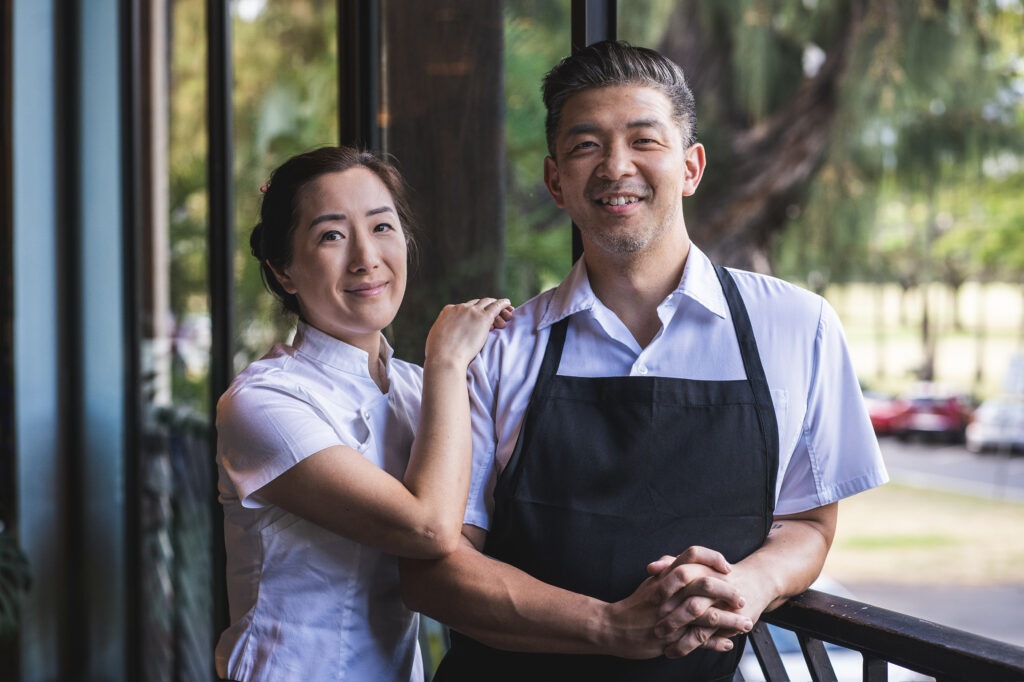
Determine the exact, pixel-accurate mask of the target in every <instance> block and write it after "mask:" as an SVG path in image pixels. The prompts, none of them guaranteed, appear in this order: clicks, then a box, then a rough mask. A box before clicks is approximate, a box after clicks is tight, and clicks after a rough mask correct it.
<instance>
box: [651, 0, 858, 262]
mask: <svg viewBox="0 0 1024 682" xmlns="http://www.w3.org/2000/svg"><path fill="white" fill-rule="evenodd" d="M848 5H849V20H848V21H846V22H844V24H843V30H842V33H841V34H840V36H839V37H838V39H837V40H836V41H834V43H833V44H832V46H831V49H830V50H829V53H828V55H827V57H826V60H825V63H824V64H823V65H822V67H821V69H820V70H819V71H818V73H817V74H816V75H815V76H814V77H813V78H807V79H805V80H804V81H803V82H802V84H801V85H800V86H799V88H798V90H797V92H796V95H795V96H794V97H793V98H792V99H791V100H790V103H789V104H788V105H787V106H785V107H783V108H782V109H781V110H779V111H777V112H773V113H772V114H771V116H770V117H769V118H767V119H766V120H764V121H760V122H753V121H750V120H749V118H748V117H747V116H746V115H745V114H743V113H742V112H740V108H739V107H738V106H737V104H736V102H735V101H734V100H733V98H732V95H731V94H730V92H729V82H730V70H731V65H730V63H729V59H730V55H731V54H732V46H730V45H728V44H722V40H723V37H724V38H725V39H726V40H727V39H728V35H729V34H728V31H727V30H726V29H723V27H722V26H721V25H715V26H710V25H708V19H710V22H711V23H716V24H717V23H719V22H721V21H722V18H721V15H719V13H718V11H717V10H714V11H707V10H708V7H707V6H704V7H701V5H700V3H699V2H696V1H694V0H691V1H689V2H680V3H679V4H678V6H677V9H676V10H675V12H673V14H672V17H671V18H670V20H669V28H668V30H667V32H666V34H665V39H664V41H663V43H662V44H661V46H660V50H661V51H662V52H663V53H664V54H665V55H666V56H668V57H670V58H672V59H673V60H674V61H676V62H677V63H678V64H680V65H681V66H682V67H683V70H684V71H685V72H686V74H687V79H688V81H689V83H690V86H691V88H692V89H693V93H694V97H695V98H696V100H697V104H698V107H699V108H700V110H701V111H703V112H715V113H714V114H708V115H714V116H715V117H716V120H715V126H716V128H717V129H718V130H719V131H721V134H720V135H717V136H716V139H717V140H719V142H720V144H719V146H717V147H709V148H708V150H707V154H708V167H707V171H706V172H705V175H704V179H703V180H702V181H701V186H700V189H699V190H698V192H697V194H696V195H695V196H694V197H693V199H692V200H687V202H688V203H687V211H688V220H687V229H688V230H689V232H690V236H691V238H692V239H693V241H694V242H695V243H696V244H697V245H698V246H700V247H701V248H702V249H704V250H705V251H706V252H707V253H708V254H709V255H710V256H711V258H712V260H714V261H716V262H718V263H722V264H725V265H731V266H735V267H740V268H744V269H748V270H755V271H758V272H769V271H770V270H771V264H770V260H769V253H768V251H769V247H770V244H771V242H772V240H773V239H774V238H775V237H776V236H777V235H778V234H779V233H780V232H781V231H782V229H783V228H784V227H785V224H786V221H787V217H786V213H787V209H788V208H789V207H790V206H792V205H794V204H795V205H799V204H800V203H801V202H802V200H803V197H804V193H805V190H806V188H807V187H808V185H809V184H810V181H811V180H812V179H813V177H814V175H815V173H816V172H817V171H818V169H819V168H820V166H821V164H822V162H823V160H824V158H825V152H826V150H827V147H828V143H829V137H830V133H831V129H832V124H833V121H834V120H835V117H836V113H837V92H838V88H839V84H840V81H841V78H842V76H843V74H844V72H845V69H846V65H847V63H848V57H849V53H850V51H851V47H852V45H853V43H854V38H855V35H856V33H857V29H858V28H859V27H860V25H861V19H862V16H863V13H864V1H863V0H851V1H850V2H849V3H848ZM709 15H710V16H709ZM697 127H698V131H699V130H700V128H701V124H700V120H698V125H697Z"/></svg>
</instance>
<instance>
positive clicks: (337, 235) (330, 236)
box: [320, 230, 343, 242]
mask: <svg viewBox="0 0 1024 682" xmlns="http://www.w3.org/2000/svg"><path fill="white" fill-rule="evenodd" d="M339 239H343V236H342V234H341V232H338V231H337V230H327V231H326V232H324V233H323V234H322V235H320V241H322V242H336V241H338V240H339Z"/></svg>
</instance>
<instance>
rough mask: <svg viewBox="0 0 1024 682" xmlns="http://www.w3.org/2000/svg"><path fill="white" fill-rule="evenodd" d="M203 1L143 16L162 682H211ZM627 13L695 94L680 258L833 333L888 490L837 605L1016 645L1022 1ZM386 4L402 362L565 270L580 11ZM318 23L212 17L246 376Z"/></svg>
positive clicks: (331, 133)
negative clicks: (775, 296)
mask: <svg viewBox="0 0 1024 682" xmlns="http://www.w3.org/2000/svg"><path fill="white" fill-rule="evenodd" d="M206 4H207V3H206V2H205V0H162V1H161V2H157V3H155V4H154V7H158V8H160V9H159V10H158V11H156V14H155V16H154V17H152V20H153V25H154V26H156V27H157V29H156V30H155V31H154V32H153V34H152V35H153V36H156V37H157V38H159V39H160V40H162V41H165V44H159V45H156V46H155V48H154V51H153V52H154V53H155V54H158V55H160V57H159V58H158V61H159V60H160V59H163V60H165V61H163V62H162V63H158V64H156V65H155V67H154V68H153V69H152V74H154V75H153V76H152V79H153V83H152V87H153V92H154V93H156V94H155V95H154V96H153V97H152V99H151V100H150V101H151V102H152V110H151V111H148V112H147V116H148V120H149V125H150V126H151V127H152V130H153V131H154V132H153V135H154V139H155V140H156V142H155V147H154V149H155V150H156V151H155V153H154V156H153V158H154V159H156V163H157V168H156V169H155V174H156V175H155V180H154V183H153V188H154V189H153V190H152V192H153V199H152V202H153V205H154V206H156V207H157V208H156V210H155V211H154V213H153V215H152V217H151V219H150V221H149V222H148V223H147V225H146V232H145V233H146V240H148V241H147V242H146V244H145V249H146V250H147V253H148V254H149V255H148V256H147V259H148V260H147V261H146V272H145V279H146V281H145V287H146V291H145V303H144V307H145V314H144V319H143V320H142V327H143V333H142V339H141V344H142V346H141V352H140V364H141V367H140V376H141V377H142V379H143V383H144V390H143V391H142V400H143V402H144V405H143V406H142V410H141V411H142V414H143V415H144V419H145V422H146V423H145V432H146V434H147V435H146V439H145V441H144V442H145V448H146V452H143V453H140V454H141V455H142V456H143V457H142V460H143V463H142V464H141V465H140V466H141V469H142V471H141V477H142V480H144V481H145V482H146V485H145V486H144V487H145V490H143V491H141V492H140V495H142V496H143V497H144V502H143V512H144V518H143V521H142V524H141V528H140V532H141V533H142V535H143V537H142V539H141V541H140V542H141V544H142V545H143V547H144V548H145V551H146V557H147V558H146V559H145V560H144V561H143V566H142V569H141V570H142V574H143V577H142V578H141V580H142V582H143V583H144V586H145V588H146V593H147V594H150V595H159V596H153V597H152V598H151V603H148V604H147V605H146V606H145V610H146V612H147V615H146V624H145V626H144V629H145V634H144V635H143V640H144V642H145V652H144V659H145V661H146V667H147V669H148V670H149V673H148V676H149V677H152V678H153V679H190V678H195V679H198V678H199V677H202V676H203V675H205V674H206V673H205V671H208V670H209V669H211V668H212V648H211V647H210V646H209V642H211V641H213V639H214V638H215V636H216V633H214V632H213V631H212V630H211V624H210V622H209V613H211V612H212V610H213V605H212V603H211V596H210V595H211V594H213V591H212V590H211V589H210V585H211V584H212V582H213V581H214V580H215V579H216V578H215V576H213V573H212V572H213V568H212V567H213V565H214V562H213V560H212V558H211V556H210V550H209V547H210V545H209V538H210V533H211V527H212V524H214V523H215V520H213V519H212V517H211V516H210V506H209V500H208V497H209V494H210V491H212V490H213V485H214V484H213V481H212V480H211V479H210V478H209V476H210V472H209V462H211V461H212V456H213V455H212V453H211V452H210V451H209V445H208V439H207V436H208V434H209V423H208V415H209V413H210V409H211V404H210V403H211V399H210V357H211V315H210V286H211V285H210V282H209V276H208V265H209V263H208V258H209V253H208V242H207V236H208V230H209V223H210V203H211V202H210V197H209V196H208V190H207V173H208V171H209V158H208V142H209V139H208V127H207V109H206V105H207V95H208V83H207V53H206V49H207V47H206V46H207V42H206V41H207V31H208V26H207V23H206V22H207V15H206ZM618 6H619V9H618V35H619V37H620V38H622V39H625V40H628V41H630V42H631V43H633V44H636V45H643V46H649V47H653V48H656V49H658V50H660V51H662V52H663V53H665V54H666V55H668V56H669V57H671V58H672V59H674V60H675V61H677V62H678V63H680V64H681V65H682V66H683V68H684V70H685V71H686V73H687V76H688V78H689V80H690V84H691V86H692V88H693V90H694V94H695V97H696V100H697V106H698V138H699V140H700V141H701V142H703V144H704V145H705V147H706V149H707V157H708V167H707V171H706V173H705V176H704V179H703V181H702V183H701V186H700V188H699V190H698V192H697V194H696V196H695V197H693V198H692V199H688V200H687V201H686V202H685V204H684V211H685V213H686V221H687V226H688V228H689V230H690V233H691V237H692V238H693V240H694V242H695V243H696V244H698V245H699V246H700V247H701V248H702V249H703V250H705V251H706V252H707V253H708V254H709V255H710V256H711V257H712V259H713V260H715V261H717V262H720V263H723V264H725V265H730V266H736V267H741V268H747V269H753V270H757V271H761V272H767V273H771V274H774V275H777V276H779V277H782V278H784V279H787V280H789V281H792V282H795V283H798V284H800V285H802V286H805V287H807V288H809V289H811V290H814V291H816V292H818V293H820V294H822V295H823V296H825V298H826V299H827V300H828V301H829V302H830V303H831V304H832V305H833V306H834V307H835V308H836V310H837V311H838V313H839V315H840V318H841V319H842V321H843V324H844V326H845V330H846V334H847V339H848V342H849V345H850V349H851V353H852V357H853V361H854V364H855V366H856V370H857V373H858V376H859V377H860V379H861V382H862V384H863V386H864V388H865V390H866V394H867V396H868V400H869V405H870V409H871V413H872V418H873V421H874V422H875V425H876V429H877V430H878V432H879V434H880V442H881V444H882V449H883V453H884V454H885V456H886V460H887V464H888V465H889V467H890V473H891V475H892V478H893V481H894V482H893V483H892V484H890V485H888V486H884V487H882V488H880V489H878V490H875V491H871V492H869V493H866V494H863V495H859V496H856V497H855V498H853V499H851V500H849V501H847V502H844V503H843V504H842V505H841V514H840V522H839V524H840V525H839V533H838V536H837V538H836V542H835V545H834V548H833V551H832V554H831V556H830V558H829V561H828V563H827V564H826V568H825V572H826V574H827V575H828V576H829V577H830V578H831V579H832V580H834V581H836V582H837V583H838V584H839V585H840V586H842V588H844V589H846V590H849V592H850V593H852V595H853V597H854V598H857V599H861V600H863V601H868V602H870V603H874V604H877V605H879V606H883V607H887V608H891V609H894V610H898V611H903V612H907V613H911V614H919V615H921V616H922V617H925V618H928V619H931V620H936V621H939V622H942V623H944V624H947V625H951V626H954V627H959V628H962V629H967V630H971V631H974V632H978V633H980V634H984V635H987V636H991V637H996V638H998V639H1003V640H1005V641H1009V642H1013V643H1016V644H1019V645H1024V532H1022V530H1021V529H1024V457H1020V456H1019V454H1020V451H1021V449H1022V448H1024V359H1022V358H1024V355H1022V354H1024V4H1022V0H921V1H920V2H902V1H900V0H835V1H830V0H734V1H732V2H719V1H718V0H629V1H628V2H626V1H623V2H620V3H618ZM380 7H381V36H380V49H381V54H380V63H379V67H380V73H379V74H378V75H379V79H380V101H379V103H378V108H379V112H380V113H379V119H378V121H377V123H378V125H379V129H380V132H381V142H382V146H383V148H384V150H385V151H386V152H388V153H390V154H392V155H394V157H395V159H396V161H397V163H398V165H399V167H400V168H401V169H402V170H403V171H404V173H405V175H406V177H407V179H408V180H409V182H410V184H411V187H412V191H413V197H414V200H413V212H414V214H415V217H416V219H417V222H418V223H419V228H420V233H419V241H420V245H421V255H420V258H419V263H418V266H417V268H416V270H415V271H414V272H413V273H412V274H411V277H410V286H409V291H408V293H407V297H406V302H405V305H404V307H403V309H402V312H401V313H400V315H399V318H398V319H397V320H396V322H395V324H394V329H393V330H392V332H393V333H392V339H393V340H394V342H395V345H396V350H397V353H398V355H399V356H400V357H403V358H405V359H409V360H412V361H419V360H421V359H422V346H423V340H424V338H425V332H426V329H427V328H428V326H429V323H430V322H431V321H432V320H433V319H434V317H435V316H436V314H437V311H438V310H439V309H440V307H441V306H442V305H443V304H445V303H447V302H451V301H453V300H460V299H465V298H470V297H473V296H478V295H484V294H504V295H507V296H509V297H510V298H511V299H512V301H513V303H515V304H519V303H522V302H523V301H525V300H526V299H528V298H530V297H532V296H534V295H536V294H537V293H539V292H540V291H542V290H544V289H546V288H548V287H551V286H553V285H555V284H557V282H558V281H560V280H561V278H562V277H563V276H564V275H565V273H566V272H567V271H568V269H569V267H570V265H571V246H570V240H571V237H570V227H569V220H568V218H567V217H566V216H565V215H564V213H562V212H561V211H560V210H558V209H557V208H556V207H555V206H554V204H553V202H552V201H551V200H550V197H549V196H548V193H547V190H546V189H545V188H544V185H543V183H542V162H543V159H544V157H545V155H546V148H545V140H544V125H543V119H544V109H543V105H542V103H541V99H540V90H539V86H540V81H541V78H542V77H543V75H544V74H545V73H546V72H547V70H548V69H550V68H551V67H552V66H553V65H554V64H555V63H556V62H557V61H558V60H559V59H561V58H562V57H564V56H566V55H567V54H568V53H569V46H570V3H569V2H568V0H560V1H557V2H554V1H549V0H504V1H503V2H474V1H471V0H444V1H442V2H436V3H435V2H429V3H426V2H424V3H421V2H399V1H397V0H381V3H380ZM337 8H338V3H337V2H334V1H333V0H232V2H231V3H230V17H231V19H230V22H231V25H230V30H231V35H232V43H231V55H232V60H233V64H232V69H233V79H234V81H233V89H232V92H231V100H232V104H233V109H234V119H233V121H234V123H233V144H234V157H233V160H232V168H233V179H234V214H233V215H234V225H235V244H236V254H235V258H234V285H235V290H234V306H235V313H234V324H235V329H234V333H233V335H232V338H233V343H234V348H235V349H236V352H235V357H234V370H235V371H236V372H237V371H240V370H241V369H242V368H243V367H244V366H245V365H246V364H247V363H249V362H250V361H252V360H253V359H255V358H257V357H259V356H260V355H262V354H263V353H264V352H266V351H267V350H268V349H269V347H270V346H271V345H272V344H273V343H274V342H277V341H282V340H287V339H288V338H289V337H290V334H291V333H292V327H293V320H291V319H289V318H287V317H286V316H284V315H283V314H281V313H280V311H279V309H278V307H277V306H276V304H275V302H274V300H273V298H272V297H271V296H270V295H269V294H268V293H267V292H266V291H265V290H264V289H263V286H262V283H261V282H260V280H259V275H258V269H257V263H256V261H255V259H253V258H252V256H251V254H250V253H249V249H248V240H249V233H250V231H251V229H252V226H253V225H254V224H255V222H256V221H257V219H258V215H259V208H260V198H261V194H260V190H259V188H260V187H261V186H262V185H263V184H265V183H266V182H267V180H268V177H269V173H270V171H271V170H272V169H273V168H274V167H276V166H277V165H278V164H280V163H281V162H282V161H283V160H284V159H286V158H287V157H288V156H290V155H293V154H296V153H299V152H302V151H306V150H309V149H312V148H315V147H317V146H321V145H325V144H336V143H337V140H338V118H339V113H338V110H339V96H338V53H337V51H338V38H337V36H338V29H339V19H338V14H337ZM154 39H156V38H154ZM986 401H989V404H990V407H986V408H984V409H981V410H979V409H978V408H979V407H980V406H983V405H984V404H985V403H986ZM1014 438H1016V439H1017V441H1016V447H1014V442H1013V439H1014ZM968 446H970V450H969V449H968ZM975 451H977V452H975ZM183 491H184V492H183ZM680 549H682V548H680ZM168 638H170V639H172V640H173V642H174V644H173V646H171V647H170V648H168V647H167V644H166V642H167V641H168Z"/></svg>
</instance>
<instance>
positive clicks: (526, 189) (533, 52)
mask: <svg viewBox="0 0 1024 682" xmlns="http://www.w3.org/2000/svg"><path fill="white" fill-rule="evenodd" d="M569 18H570V17H569V3H567V2H532V1H530V0H510V1H509V2H507V3H506V4H505V17H504V33H505V154H506V168H507V174H506V178H505V192H506V197H507V199H506V211H505V234H506V249H507V260H506V264H505V272H506V277H507V281H508V294H509V296H510V298H511V299H512V301H513V303H516V304H518V303H522V302H523V301H525V300H527V299H528V298H530V297H532V296H534V295H536V294H538V293H540V292H541V291H543V290H545V289H548V288H550V287H552V286H555V285H556V284H557V283H558V282H559V281H561V279H562V277H564V276H565V274H566V273H567V272H568V271H569V267H570V265H571V264H572V232H571V227H570V225H571V222H570V221H569V218H568V216H566V215H565V212H564V211H562V210H561V209H559V208H558V207H557V206H555V203H554V201H553V200H552V199H551V195H550V194H549V193H548V190H547V188H546V187H545V186H544V157H545V156H547V154H548V151H547V141H546V137H545V133H544V115H545V112H544V103H543V101H542V100H541V94H540V85H541V79H542V78H543V77H544V74H546V73H547V72H548V71H549V70H550V69H551V67H553V66H554V65H555V64H556V63H557V62H558V61H559V60H560V59H562V58H563V57H565V56H567V55H568V54H569V51H570V45H571V30H570V21H569Z"/></svg>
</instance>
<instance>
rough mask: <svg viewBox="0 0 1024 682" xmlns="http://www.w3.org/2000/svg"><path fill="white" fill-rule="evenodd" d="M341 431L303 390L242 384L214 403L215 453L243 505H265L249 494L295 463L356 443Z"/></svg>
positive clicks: (257, 497)
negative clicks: (321, 452) (319, 453)
mask: <svg viewBox="0 0 1024 682" xmlns="http://www.w3.org/2000/svg"><path fill="white" fill-rule="evenodd" d="M345 436H346V434H339V433H338V432H337V430H336V429H335V428H334V427H333V426H332V425H331V424H330V423H329V422H328V421H327V420H326V419H325V418H324V416H323V415H322V414H321V413H320V411H319V410H318V409H317V407H316V406H315V405H314V404H313V403H312V402H311V401H308V400H304V399H303V398H302V395H301V391H298V390H295V391H289V390H288V389H286V388H284V387H280V386H273V385H261V384H255V385H246V386H243V387H241V388H238V389H236V390H234V391H232V392H230V393H228V394H227V395H225V396H224V397H223V398H222V399H221V400H220V402H219V403H218V404H217V452H218V457H219V458H220V460H221V464H222V466H223V468H224V471H225V472H226V473H227V475H228V477H229V478H230V479H231V483H232V484H233V485H234V487H235V490H236V491H237V493H238V498H239V500H241V503H242V505H243V506H245V507H250V508H258V507H262V506H264V503H263V502H262V501H261V500H260V499H259V496H258V495H257V496H253V495H252V494H253V493H254V492H255V491H257V490H259V489H260V488H262V487H263V486H264V485H266V484H267V483H269V482H270V481H272V480H274V479H275V478H277V477H278V476H280V475H281V474H282V473H284V472H285V471H287V470H288V469H290V468H291V467H293V466H295V465H296V464H297V463H299V462H300V461H302V460H303V459H305V458H306V457H309V456H310V455H312V454H314V453H317V452H320V451H321V450H324V449H325V448H329V447H331V446H334V445H348V446H350V447H354V448H355V447H358V441H357V440H356V438H355V437H354V436H351V435H350V434H348V436H349V437H347V438H346V437H345Z"/></svg>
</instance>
